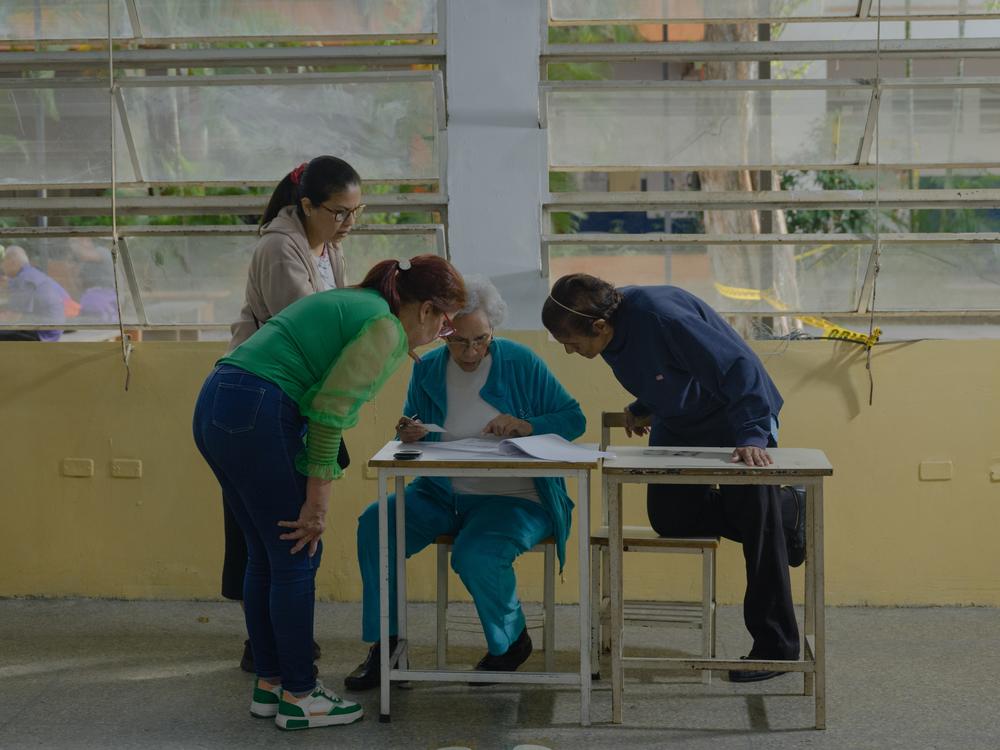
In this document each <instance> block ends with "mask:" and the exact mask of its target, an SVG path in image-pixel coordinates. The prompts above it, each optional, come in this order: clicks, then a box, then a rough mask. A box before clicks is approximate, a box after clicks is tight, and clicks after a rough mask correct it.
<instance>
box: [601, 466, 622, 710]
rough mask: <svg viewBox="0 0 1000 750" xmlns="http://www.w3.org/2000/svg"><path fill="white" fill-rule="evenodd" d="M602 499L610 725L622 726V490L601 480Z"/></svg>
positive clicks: (607, 480)
mask: <svg viewBox="0 0 1000 750" xmlns="http://www.w3.org/2000/svg"><path fill="white" fill-rule="evenodd" d="M604 496H605V497H606V498H607V499H608V557H609V559H610V565H611V617H610V629H611V721H612V723H614V724H621V723H622V699H623V693H624V691H625V673H624V665H623V664H622V651H623V648H624V646H623V640H624V636H625V633H624V630H625V612H624V609H623V606H624V601H623V600H624V591H623V589H622V586H623V580H622V556H623V551H622V486H621V484H620V483H618V482H616V481H615V480H613V479H610V478H608V477H605V479H604Z"/></svg>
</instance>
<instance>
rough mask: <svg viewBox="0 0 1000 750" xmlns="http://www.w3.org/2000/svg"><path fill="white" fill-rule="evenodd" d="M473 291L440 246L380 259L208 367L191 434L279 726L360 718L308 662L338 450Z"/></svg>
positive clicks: (268, 709) (263, 689) (258, 701)
mask: <svg viewBox="0 0 1000 750" xmlns="http://www.w3.org/2000/svg"><path fill="white" fill-rule="evenodd" d="M464 302H465V288H464V286H463V284H462V278H461V276H460V275H459V274H458V272H457V271H456V270H455V269H454V268H453V267H452V266H451V264H449V263H448V262H447V261H445V260H443V259H442V258H439V257H437V256H434V255H421V256H417V257H416V258H413V259H412V260H411V261H395V260H390V261H383V262H381V263H379V264H378V265H376V266H375V267H374V268H372V269H371V270H370V271H369V272H368V275H367V276H366V277H365V280H364V281H362V282H361V284H360V286H359V287H357V288H350V289H334V290H331V291H327V292H320V293H318V294H313V295H310V296H308V297H304V298H303V299H301V300H299V301H298V302H295V303H293V304H291V305H289V306H288V307H286V308H285V309H284V310H282V311H281V312H280V313H279V314H277V315H275V316H274V317H273V318H271V319H270V320H269V321H268V323H267V324H266V325H264V326H263V327H262V328H261V329H260V330H259V331H258V332H257V333H256V334H254V335H253V336H252V337H250V338H249V339H248V340H247V341H246V342H244V343H243V344H241V345H240V346H239V347H237V348H236V349H235V350H234V351H233V352H232V353H230V354H229V355H227V356H225V357H223V358H222V359H220V360H219V361H218V362H217V363H216V367H215V369H214V370H213V371H212V374H211V375H209V377H208V379H207V380H206V381H205V385H204V386H203V387H202V390H201V394H200V395H199V397H198V403H197V405H196V406H195V414H194V438H195V443H196V444H197V446H198V450H199V451H201V454H202V456H204V458H205V460H206V462H207V463H208V465H209V467H211V469H212V471H213V472H214V473H215V476H216V478H217V479H218V480H219V484H220V485H222V492H223V496H224V497H225V500H226V502H227V503H228V504H229V508H230V510H231V511H232V513H233V515H234V516H235V517H236V520H237V521H238V522H239V525H240V528H241V529H242V530H243V534H244V536H245V537H246V541H247V549H248V552H249V557H248V562H247V573H246V577H245V579H244V591H243V594H244V607H245V612H246V622H247V632H248V633H249V634H250V645H251V647H252V649H253V654H254V663H255V666H256V672H257V682H256V685H255V688H254V693H253V699H252V702H251V707H250V711H251V713H252V714H253V715H254V716H274V717H275V721H276V723H277V724H278V726H280V727H282V728H284V729H306V728H308V727H315V726H327V725H330V724H346V723H350V722H352V721H356V720H358V719H360V718H361V716H362V710H361V706H359V705H357V704H355V703H352V702H350V701H344V700H342V699H341V698H339V697H338V696H336V695H335V694H334V693H333V692H331V691H329V690H327V689H325V688H324V687H323V686H322V685H321V684H320V683H318V682H317V681H316V679H315V677H314V676H313V669H312V643H313V608H314V601H315V600H314V596H315V577H316V569H317V568H318V567H319V561H320V557H321V551H322V545H321V544H320V536H321V535H322V533H323V529H324V527H325V519H326V512H327V508H328V506H329V502H330V495H331V494H332V480H334V479H336V478H338V477H339V476H340V474H341V469H340V467H339V466H338V464H337V451H338V448H339V447H340V441H341V435H342V434H343V431H344V430H346V429H348V428H350V427H353V426H354V425H355V424H357V421H358V412H359V411H360V409H361V406H362V405H363V404H364V403H365V402H366V401H369V400H370V399H371V398H372V397H374V395H375V393H376V392H377V391H378V390H379V388H381V386H382V385H383V383H385V381H386V379H387V378H388V377H389V376H390V375H391V374H392V373H393V371H394V370H395V369H396V368H397V367H398V366H399V364H400V363H401V362H402V360H403V359H404V357H405V356H406V354H407V352H409V353H410V354H411V356H415V355H413V353H412V349H413V348H414V347H417V346H420V345H422V344H427V343H429V342H431V341H432V340H434V338H435V337H437V336H439V335H447V334H449V333H450V323H448V313H451V312H454V311H456V310H459V309H461V307H462V305H463V304H464ZM303 430H304V431H305V439H304V440H303ZM279 527H281V528H279ZM282 529H283V530H284V533H282ZM302 551H305V552H306V554H304V555H303V554H298V553H300V552H302Z"/></svg>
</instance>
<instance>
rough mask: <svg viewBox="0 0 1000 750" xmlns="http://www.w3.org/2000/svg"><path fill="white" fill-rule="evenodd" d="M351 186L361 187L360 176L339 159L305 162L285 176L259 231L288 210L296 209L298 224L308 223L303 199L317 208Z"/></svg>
mask: <svg viewBox="0 0 1000 750" xmlns="http://www.w3.org/2000/svg"><path fill="white" fill-rule="evenodd" d="M351 185H357V186H359V187H360V185H361V175H359V174H358V173H357V171H355V169H354V167H352V166H351V165H350V164H348V163H347V162H346V161H344V160H343V159H338V158H337V157H336V156H317V157H316V158H315V159H313V160H312V161H308V162H302V163H301V164H299V166H297V167H295V169H293V170H292V171H291V172H289V173H288V174H286V175H285V176H284V177H283V178H282V179H281V182H279V183H278V185H277V187H275V188H274V192H273V193H271V199H270V200H269V201H268V202H267V208H265V209H264V215H263V216H261V218H260V227H259V228H258V231H259V230H260V229H262V228H263V227H264V225H265V224H267V223H269V222H270V221H272V220H273V219H274V217H275V216H277V215H278V212H279V211H281V209H283V208H285V206H295V212H296V213H297V214H298V216H299V221H301V222H303V223H304V222H305V214H304V213H303V211H302V199H303V198H308V199H309V201H310V202H311V203H312V204H313V205H316V206H318V205H319V204H320V203H323V202H324V201H327V200H329V199H330V196H331V195H334V194H335V193H342V192H343V191H344V190H346V189H347V188H348V187H350V186H351Z"/></svg>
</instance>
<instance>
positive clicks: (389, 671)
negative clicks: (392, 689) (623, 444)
mask: <svg viewBox="0 0 1000 750" xmlns="http://www.w3.org/2000/svg"><path fill="white" fill-rule="evenodd" d="M399 446H400V443H399V442H398V441H396V440H392V441H390V442H388V443H386V445H385V446H384V447H383V448H382V450H380V451H379V452H378V453H376V454H375V455H374V456H373V457H372V458H371V460H370V461H369V462H368V465H369V466H370V467H372V468H373V469H376V470H377V471H378V537H379V565H380V567H379V600H380V605H381V623H380V624H381V645H382V647H381V656H382V664H381V668H382V669H381V671H382V683H381V709H380V712H379V721H389V720H390V714H389V686H390V684H391V682H392V681H393V680H397V681H411V682H417V681H429V682H503V683H540V684H543V685H579V686H580V723H581V724H583V725H584V726H588V725H589V724H590V565H589V564H588V563H587V560H588V559H589V557H588V556H589V554H590V472H591V470H593V469H596V468H598V466H599V464H598V462H597V461H590V462H561V461H560V462H556V461H539V460H537V459H533V458H520V457H514V456H504V457H503V458H499V457H497V456H485V457H480V456H477V455H474V454H455V453H450V454H444V453H443V452H438V453H437V454H436V455H435V452H434V449H433V443H421V444H420V446H419V447H420V449H421V450H423V451H424V455H423V456H421V457H420V459H419V460H416V461H400V460H398V459H395V458H393V456H392V454H393V453H394V452H395V451H396V450H397V449H398V448H399ZM420 476H423V477H456V476H463V477H511V476H517V477H564V478H568V479H576V480H577V488H578V496H577V498H576V519H575V525H576V527H577V528H576V533H577V536H578V538H579V545H580V547H579V548H580V566H579V573H580V670H579V673H574V672H485V671H475V670H420V669H410V668H409V663H408V656H407V649H408V643H407V640H406V555H405V550H406V543H405V533H406V503H405V502H402V501H400V502H397V503H396V550H397V552H398V554H397V555H396V594H397V617H398V623H397V628H398V643H397V645H396V649H395V650H394V651H393V652H391V653H390V651H389V511H388V497H389V479H390V478H395V480H396V481H395V485H396V486H395V488H394V489H395V492H396V496H397V498H403V497H404V496H405V484H406V477H420Z"/></svg>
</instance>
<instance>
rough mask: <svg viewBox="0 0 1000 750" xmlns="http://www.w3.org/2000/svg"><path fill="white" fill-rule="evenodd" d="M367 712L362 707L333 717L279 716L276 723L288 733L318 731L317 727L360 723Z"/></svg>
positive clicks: (275, 720)
mask: <svg viewBox="0 0 1000 750" xmlns="http://www.w3.org/2000/svg"><path fill="white" fill-rule="evenodd" d="M364 715H365V711H364V709H363V708H361V707H360V706H359V707H358V710H357V711H351V712H350V713H344V714H334V715H332V716H309V717H304V716H285V715H284V714H278V715H277V716H276V717H275V719H274V723H275V724H277V725H278V728H279V729H285V730H288V731H291V730H295V729H316V728H317V727H332V726H338V725H340V724H353V723H354V722H356V721H360V720H361V719H362V718H364Z"/></svg>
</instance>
